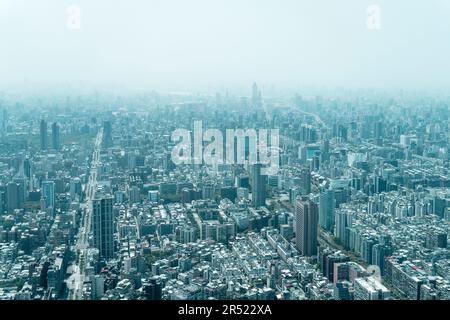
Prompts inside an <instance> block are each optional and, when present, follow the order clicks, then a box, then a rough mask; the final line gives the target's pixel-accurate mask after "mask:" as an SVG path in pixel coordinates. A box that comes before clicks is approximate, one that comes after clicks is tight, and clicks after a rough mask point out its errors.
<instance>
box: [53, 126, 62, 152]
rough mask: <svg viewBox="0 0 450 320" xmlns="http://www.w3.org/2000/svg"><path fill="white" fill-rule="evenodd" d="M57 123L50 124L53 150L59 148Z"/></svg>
mask: <svg viewBox="0 0 450 320" xmlns="http://www.w3.org/2000/svg"><path fill="white" fill-rule="evenodd" d="M59 147H60V144H59V125H58V124H57V123H56V122H54V123H53V124H52V148H53V149H54V150H59Z"/></svg>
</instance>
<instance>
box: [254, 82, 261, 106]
mask: <svg viewBox="0 0 450 320" xmlns="http://www.w3.org/2000/svg"><path fill="white" fill-rule="evenodd" d="M252 105H253V107H254V108H260V107H262V95H261V91H259V89H258V86H257V85H256V82H254V83H253V87H252Z"/></svg>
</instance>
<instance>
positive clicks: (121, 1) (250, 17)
mask: <svg viewBox="0 0 450 320" xmlns="http://www.w3.org/2000/svg"><path fill="white" fill-rule="evenodd" d="M72 4H76V5H78V6H79V7H80V9H81V29H80V30H69V29H68V28H67V26H66V23H67V18H68V14H67V12H66V9H67V7H68V6H69V5H72ZM371 4H378V5H379V7H380V8H381V30H377V31H374V30H369V29H368V28H367V26H366V20H367V12H366V9H367V7H368V6H369V5H371ZM0 42H1V45H0V86H1V87H3V89H5V88H7V87H8V86H10V85H16V86H17V85H19V86H20V85H21V84H22V83H24V82H25V83H28V84H30V83H31V84H34V83H38V84H47V85H56V84H59V85H60V84H61V83H69V84H80V83H81V84H84V85H86V86H93V87H95V86H100V85H116V86H129V87H145V88H155V89H164V88H179V89H191V88H197V89H199V88H202V87H204V88H208V87H214V86H234V85H235V86H249V83H251V82H253V81H257V82H259V83H263V84H274V85H276V86H290V87H299V86H302V85H315V86H343V87H349V88H356V87H386V88H391V87H395V88H407V89H414V88H421V89H436V88H446V87H449V86H450V1H448V0H421V1H419V0H389V1H387V0H386V1H366V0H343V1H337V0H328V1H326V0H309V1H302V0H142V1H140V0H78V1H77V0H73V1H66V0H32V1H31V0H0ZM1 87H0V88H1Z"/></svg>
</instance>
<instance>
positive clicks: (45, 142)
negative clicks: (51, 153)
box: [40, 120, 48, 150]
mask: <svg viewBox="0 0 450 320" xmlns="http://www.w3.org/2000/svg"><path fill="white" fill-rule="evenodd" d="M40 139H41V150H47V149H48V137H47V121H45V120H41V125H40Z"/></svg>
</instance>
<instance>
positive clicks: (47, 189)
mask: <svg viewBox="0 0 450 320" xmlns="http://www.w3.org/2000/svg"><path fill="white" fill-rule="evenodd" d="M42 198H45V201H46V206H47V208H50V207H51V208H55V182H53V181H43V182H42Z"/></svg>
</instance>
